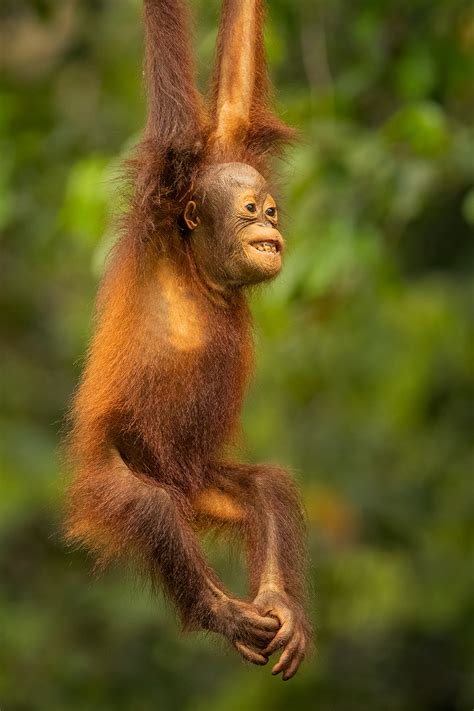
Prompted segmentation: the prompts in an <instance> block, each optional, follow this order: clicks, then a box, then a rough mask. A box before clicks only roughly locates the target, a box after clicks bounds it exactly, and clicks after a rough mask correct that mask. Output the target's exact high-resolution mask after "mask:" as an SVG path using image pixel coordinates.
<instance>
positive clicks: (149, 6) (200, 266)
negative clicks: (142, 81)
mask: <svg viewBox="0 0 474 711" xmlns="http://www.w3.org/2000/svg"><path fill="white" fill-rule="evenodd" d="M186 20H187V18H186V13H185V8H184V7H183V4H182V2H180V1H179V0H146V1H145V28H146V62H145V69H146V78H147V88H148V97H149V115H148V121H147V126H146V129H145V133H144V137H143V139H142V141H141V143H140V145H139V146H138V149H137V151H136V154H135V157H134V159H133V160H132V161H131V163H130V173H131V177H132V181H133V188H134V193H133V196H132V198H131V204H130V209H129V211H128V213H127V216H126V219H125V224H124V230H123V234H122V236H121V237H120V239H119V240H118V242H117V244H116V246H115V248H114V250H113V253H112V256H111V258H110V260H109V263H108V267H107V271H106V274H105V277H104V280H103V283H102V286H101V290H100V294H99V300H98V308H97V323H96V331H95V336H94V339H93V342H92V345H91V348H90V351H89V356H88V361H87V365H86V368H85V372H84V375H83V379H82V382H81V385H80V387H79V390H78V392H77V395H76V397H75V401H74V406H73V410H72V419H73V426H72V431H71V436H70V453H71V463H72V466H73V470H74V476H73V481H72V484H71V489H70V510H69V518H68V536H69V539H70V540H72V541H75V542H78V543H81V544H85V545H86V546H87V547H88V548H90V549H91V550H93V551H94V552H95V553H96V554H97V556H98V560H99V563H100V564H104V563H107V562H108V561H109V560H112V559H114V558H120V557H122V556H127V557H129V558H131V559H132V560H133V561H134V562H136V563H137V564H138V565H139V566H140V568H141V569H142V570H143V571H144V572H145V573H146V574H147V575H148V576H149V577H150V578H151V580H152V581H153V582H154V583H156V584H158V585H160V586H161V587H162V588H163V589H164V590H165V592H166V593H167V594H168V595H169V596H170V598H171V599H172V600H173V601H174V603H175V605H176V607H177V609H178V610H179V612H180V615H181V617H182V620H183V623H184V625H185V628H186V629H192V630H198V629H202V630H208V631H212V632H216V633H218V634H220V635H223V636H224V637H226V638H227V639H228V640H229V641H230V642H231V644H232V645H233V646H234V647H235V648H236V649H237V650H238V651H239V652H240V654H241V655H242V656H243V657H244V658H245V659H247V660H249V661H250V662H253V663H254V664H266V663H267V661H268V658H269V657H270V655H271V654H273V652H275V651H277V650H278V649H282V650H283V651H282V653H281V656H280V658H279V660H278V662H277V663H276V664H275V666H274V667H273V673H274V674H278V673H280V672H282V675H283V679H290V678H291V677H292V676H293V675H294V674H295V673H296V671H297V669H298V667H299V665H300V663H301V661H302V659H303V657H304V655H305V651H306V648H307V645H308V642H309V636H310V632H309V624H308V621H307V618H306V615H305V611H304V595H305V582H304V538H305V536H304V525H303V517H302V513H301V507H300V504H299V500H298V496H297V494H296V492H295V489H294V486H293V483H292V481H291V478H290V477H289V475H288V474H287V473H286V472H285V471H283V470H281V469H279V468H278V467H275V466H271V465H268V466H267V465H249V464H238V463H234V462H232V461H227V457H226V456H225V451H226V449H225V448H226V445H228V444H229V443H231V441H232V436H233V434H234V433H235V431H236V428H237V426H238V420H239V415H240V410H241V406H242V399H243V395H244V390H245V386H246V383H247V379H248V376H249V373H250V370H251V365H252V338H251V318H250V314H249V310H248V307H247V302H246V296H245V287H248V286H251V285H254V284H257V283H260V282H263V281H265V280H268V279H272V278H273V277H275V276H276V275H277V274H278V273H279V271H280V268H281V262H282V255H283V249H284V242H283V239H282V237H281V235H280V232H279V230H278V213H277V206H276V204H275V200H274V199H273V197H272V194H271V190H270V188H269V186H268V183H267V181H266V180H265V178H264V177H263V175H262V174H261V173H265V172H266V171H267V170H268V167H267V165H266V159H267V156H268V155H269V154H270V153H271V151H272V150H275V149H277V148H278V146H279V145H281V144H282V143H284V142H285V141H288V140H289V139H290V138H291V131H290V130H289V129H288V128H287V127H286V126H284V124H282V123H280V122H279V121H278V119H277V118H276V117H274V116H273V115H272V114H271V112H270V110H269V108H268V82H267V74H266V68H265V62H264V55H263V40H262V28H263V9H262V3H261V0H224V7H223V13H222V20H221V26H220V31H219V38H218V52H217V68H216V72H215V78H214V83H213V99H212V102H211V103H212V106H211V111H210V112H209V115H208V114H207V112H206V111H205V110H204V108H203V102H202V100H201V97H200V96H199V94H198V92H197V90H196V89H195V85H194V80H193V71H192V63H191V58H190V52H189V50H188V49H187V47H188V43H189V39H188V38H189V32H188V29H187V24H186ZM211 527H212V528H216V529H217V530H219V531H222V532H224V533H227V534H228V535H229V536H235V535H238V536H239V537H240V538H241V540H242V541H243V543H244V545H245V549H246V553H247V560H248V567H249V578H250V580H249V584H250V592H251V598H250V599H249V600H248V601H244V600H241V599H238V598H237V597H235V596H234V595H232V594H231V593H230V592H229V591H228V590H226V589H225V588H224V586H223V584H222V583H221V581H220V580H219V579H218V577H217V576H216V574H215V573H214V572H213V570H212V569H211V568H210V567H209V565H208V563H207V562H206V560H205V558H204V557H203V554H202V552H201V549H200V546H199V543H198V534H199V532H201V531H203V530H206V529H208V528H211Z"/></svg>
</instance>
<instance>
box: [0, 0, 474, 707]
mask: <svg viewBox="0 0 474 711" xmlns="http://www.w3.org/2000/svg"><path fill="white" fill-rule="evenodd" d="M269 4H270V6H271V8H270V9H271V12H270V20H269V23H268V31H267V46H268V53H269V57H270V63H271V70H272V76H273V78H274V81H275V84H276V86H277V87H278V106H279V110H280V111H281V114H282V115H283V116H284V117H285V119H286V120H287V121H288V122H290V123H291V124H293V125H295V126H297V127H298V128H299V129H300V130H301V135H302V142H301V143H300V144H299V145H298V146H297V147H296V148H294V149H293V150H291V151H290V153H289V155H288V160H287V162H286V163H285V164H284V166H283V175H284V177H283V180H282V193H283V196H284V203H285V206H286V213H287V214H286V217H285V220H284V221H285V223H286V224H285V229H284V231H285V234H286V237H287V240H288V246H289V248H288V253H287V259H286V266H285V270H284V273H283V274H282V276H281V277H280V278H279V279H278V280H277V281H276V282H275V283H274V284H273V285H272V286H270V287H269V288H267V289H266V290H263V291H262V292H261V293H260V294H257V296H256V298H255V299H254V311H255V316H256V324H257V341H258V372H257V376H256V378H255V381H254V383H253V386H252V390H251V393H250V397H249V399H248V401H247V405H246V409H245V431H246V456H247V457H248V458H249V459H250V460H265V459H272V460H278V461H279V462H281V463H284V464H287V465H288V466H291V467H292V468H293V469H294V470H295V471H296V473H297V476H298V477H299V479H300V482H301V487H302V490H303V493H304V497H305V501H306V506H307V509H308V515H309V520H310V535H311V538H310V541H311V557H312V568H311V577H312V584H313V589H314V591H313V597H312V614H313V618H314V621H315V626H316V629H317V647H318V653H317V654H316V655H315V656H314V657H313V658H312V659H310V660H309V661H308V662H307V663H306V664H305V666H304V668H302V669H301V671H300V672H299V674H298V675H297V677H295V679H294V680H293V681H291V682H289V683H288V684H284V683H282V681H281V680H280V679H279V678H277V679H274V678H272V677H271V675H270V671H269V668H264V669H259V668H253V667H252V668H250V667H246V666H245V665H244V664H243V663H241V661H240V660H239V658H238V657H237V655H236V654H235V653H233V652H227V651H226V650H224V649H223V648H222V646H219V645H216V643H215V641H214V640H213V639H210V638H207V639H206V638H205V637H203V636H198V635H196V636H194V637H183V636H182V635H181V634H180V632H179V629H178V626H177V624H176V621H175V619H174V616H173V613H172V612H171V610H170V609H169V607H168V606H166V605H165V604H164V603H163V602H162V601H161V600H158V601H156V600H153V599H151V598H150V596H149V595H148V593H147V592H146V591H144V590H142V589H141V588H140V587H139V586H138V585H137V584H136V583H135V582H134V580H133V577H131V576H130V575H128V574H124V571H123V570H111V571H110V572H108V573H107V574H106V575H105V576H104V577H103V578H101V579H100V580H98V581H96V580H94V579H93V578H92V577H91V576H90V561H88V560H87V559H86V557H85V556H83V555H81V554H78V553H74V552H71V551H68V550H66V549H65V547H64V546H63V544H62V543H61V538H60V533H59V531H60V518H61V506H62V489H63V484H64V481H63V475H62V473H61V465H60V459H59V450H60V441H61V429H62V427H63V425H62V423H63V420H64V412H65V409H66V407H67V403H68V401H69V399H70V396H71V393H72V391H73V388H74V386H75V383H76V382H77V378H78V375H79V372H80V367H81V361H82V359H83V356H84V352H85V349H86V344H87V341H88V338H89V335H90V327H91V313H92V305H93V298H94V292H95V289H96V286H97V281H98V279H99V276H100V274H101V271H102V266H103V261H104V257H105V254H106V253H107V250H108V247H109V245H110V243H111V240H112V239H113V227H112V226H111V217H112V215H114V214H116V213H117V211H118V209H119V198H118V191H117V188H116V181H115V179H116V176H117V165H118V158H119V157H120V156H123V155H125V154H126V152H127V150H128V149H129V147H130V146H131V145H132V144H133V142H134V141H136V139H137V137H138V135H139V130H140V127H141V125H142V123H143V111H144V105H143V92H142V87H141V55H142V27H141V17H140V15H141V2H139V0H109V1H108V2H106V1H105V0H104V1H102V2H101V1H99V0H95V1H94V0H82V1H80V2H79V1H77V2H71V1H70V0H62V1H61V2H59V1H57V2H53V1H52V0H51V1H48V0H42V1H40V0H37V1H36V2H34V1H33V0H31V1H27V0H1V2H0V20H1V23H0V46H1V48H2V49H1V53H2V55H1V56H2V79H1V85H0V230H1V239H2V251H1V283H2V290H1V307H0V308H1V315H2V321H3V339H2V367H1V372H0V384H1V391H2V397H1V402H2V413H1V431H2V459H1V473H2V476H1V484H0V487H1V488H0V536H1V551H0V576H1V579H0V619H1V621H0V707H1V708H2V711H20V710H25V711H26V710H28V711H29V710H30V709H32V710H35V711H36V710H37V709H38V710H41V711H42V710H43V709H45V710H47V711H79V710H80V711H108V710H110V711H122V710H128V709H130V710H131V711H132V710H133V711H148V710H149V709H150V710H151V709H160V710H163V711H168V710H173V709H180V710H181V709H184V710H185V711H187V710H191V709H192V710H193V711H201V710H202V711H204V709H205V710H206V711H234V710H235V711H237V710H238V711H240V710H241V709H243V710H245V711H247V710H249V711H252V710H254V709H255V710H259V711H260V710H262V711H267V710H268V711H270V710H271V711H279V710H283V709H289V708H297V709H317V710H318V711H358V710H359V709H360V711H372V710H373V711H379V710H380V711H423V710H430V711H451V710H452V711H457V710H459V711H466V710H467V709H471V708H472V706H473V704H474V679H473V676H474V674H473V666H472V665H473V659H474V585H473V582H474V581H473V577H474V566H473V559H472V553H473V543H474V514H473V504H474V487H473V472H474V466H473V464H474V463H473V448H472V439H473V398H472V396H473V391H474V373H473V339H472V333H473V329H472V326H473V318H474V312H473V301H474V299H473V291H472V275H473V263H474V260H473V255H474V249H473V233H472V227H473V224H474V187H473V181H474V131H473V120H474V7H473V5H472V3H471V2H463V1H462V0H378V1H377V0H359V2H348V1H347V2H343V0H325V1H323V0H321V1H319V2H315V1H314V0H298V1H296V0H272V1H270V3H269ZM217 5H218V4H217V2H215V1H214V0H213V1H212V2H208V1H205V0H199V1H196V2H194V3H193V6H194V9H195V10H196V14H197V15H198V17H199V20H198V22H197V31H196V47H197V51H198V57H199V70H200V75H201V78H202V79H205V77H206V74H207V72H208V67H209V65H210V61H211V57H212V53H213V47H214V41H215V28H216V21H217V9H218V7H217ZM210 553H211V556H212V558H213V560H214V561H217V563H218V565H219V566H220V568H221V570H223V574H224V576H225V577H226V579H227V580H228V581H231V582H235V584H236V586H237V589H241V588H242V573H241V572H237V573H236V572H235V565H234V564H231V565H229V564H228V563H227V562H226V561H227V558H226V555H225V553H223V552H222V551H213V550H211V552H210ZM184 582H185V581H184Z"/></svg>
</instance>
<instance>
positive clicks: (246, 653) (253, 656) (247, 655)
mask: <svg viewBox="0 0 474 711" xmlns="http://www.w3.org/2000/svg"><path fill="white" fill-rule="evenodd" d="M234 645H235V648H236V649H237V650H238V651H239V652H240V654H241V655H242V656H243V657H244V659H246V660H247V661H248V662H251V663H252V664H258V665H259V666H262V667H263V666H264V665H265V664H266V663H267V662H268V659H267V658H266V657H264V656H263V655H262V654H259V653H258V652H256V651H255V650H253V649H251V648H250V647H248V646H247V645H246V644H243V643H242V642H234Z"/></svg>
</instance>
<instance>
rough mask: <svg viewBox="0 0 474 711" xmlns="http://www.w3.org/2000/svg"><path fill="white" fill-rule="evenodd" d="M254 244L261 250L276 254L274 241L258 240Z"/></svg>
mask: <svg viewBox="0 0 474 711" xmlns="http://www.w3.org/2000/svg"><path fill="white" fill-rule="evenodd" d="M252 246H253V247H255V249H257V250H258V251H259V252H272V253H273V254H276V251H277V248H276V244H275V243H274V242H257V243H256V244H254V245H252Z"/></svg>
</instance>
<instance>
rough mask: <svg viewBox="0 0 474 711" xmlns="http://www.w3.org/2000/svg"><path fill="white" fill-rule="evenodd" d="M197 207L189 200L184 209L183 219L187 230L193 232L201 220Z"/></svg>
mask: <svg viewBox="0 0 474 711" xmlns="http://www.w3.org/2000/svg"><path fill="white" fill-rule="evenodd" d="M197 213H198V207H197V205H196V203H195V202H194V200H190V201H189V202H188V204H187V205H186V207H185V208H184V213H183V218H184V221H185V223H186V227H187V228H188V230H191V231H192V230H195V229H196V227H199V225H200V224H201V220H200V218H199V216H198V214H197Z"/></svg>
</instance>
